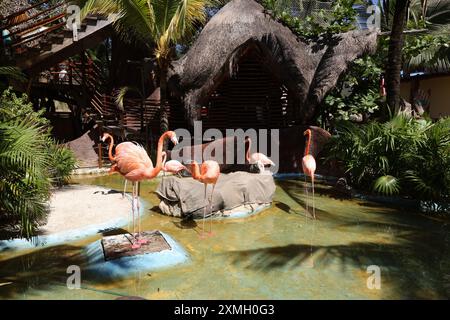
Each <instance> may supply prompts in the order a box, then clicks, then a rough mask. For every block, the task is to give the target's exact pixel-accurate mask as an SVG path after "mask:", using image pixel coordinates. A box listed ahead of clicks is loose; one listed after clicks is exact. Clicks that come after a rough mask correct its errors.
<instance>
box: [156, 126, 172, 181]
mask: <svg viewBox="0 0 450 320" xmlns="http://www.w3.org/2000/svg"><path fill="white" fill-rule="evenodd" d="M168 137H169V131H166V132H164V133H163V135H161V137H159V140H158V149H157V151H156V166H155V169H156V170H158V172H159V171H161V169H162V167H163V161H162V157H163V155H162V153H163V145H164V140H165V139H167V138H168ZM166 156H167V155H166Z"/></svg>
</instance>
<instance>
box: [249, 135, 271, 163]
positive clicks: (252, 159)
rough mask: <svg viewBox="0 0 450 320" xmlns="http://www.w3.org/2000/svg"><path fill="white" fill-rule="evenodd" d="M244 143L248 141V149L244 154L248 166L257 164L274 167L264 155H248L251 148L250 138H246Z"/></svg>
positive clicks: (257, 153) (258, 153)
mask: <svg viewBox="0 0 450 320" xmlns="http://www.w3.org/2000/svg"><path fill="white" fill-rule="evenodd" d="M245 141H248V149H247V153H246V156H245V157H246V159H247V161H248V163H250V164H258V163H261V164H262V165H263V166H275V163H274V162H273V161H272V160H270V158H269V157H268V156H266V155H265V154H264V153H260V152H255V153H252V154H251V155H250V149H251V148H252V139H250V137H246V138H245Z"/></svg>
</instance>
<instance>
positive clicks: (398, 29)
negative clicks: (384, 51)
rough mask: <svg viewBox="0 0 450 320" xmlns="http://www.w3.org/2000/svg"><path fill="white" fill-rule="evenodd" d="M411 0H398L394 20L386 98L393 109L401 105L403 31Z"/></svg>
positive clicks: (387, 71) (390, 41) (387, 72)
mask: <svg viewBox="0 0 450 320" xmlns="http://www.w3.org/2000/svg"><path fill="white" fill-rule="evenodd" d="M408 6H409V0H397V1H396V3H395V11H394V17H393V20H392V28H391V37H390V40H389V53H388V61H387V66H386V93H387V95H386V100H387V103H388V105H389V107H390V108H391V110H393V111H397V110H398V108H399V106H400V71H401V69H402V48H403V40H404V37H403V31H404V29H405V24H406V18H407V12H408Z"/></svg>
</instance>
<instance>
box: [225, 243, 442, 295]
mask: <svg viewBox="0 0 450 320" xmlns="http://www.w3.org/2000/svg"><path fill="white" fill-rule="evenodd" d="M229 255H230V256H231V261H232V263H233V264H234V265H235V266H239V267H243V268H246V269H252V270H256V271H260V272H271V271H276V270H277V269H280V271H281V270H286V269H288V270H296V269H297V268H298V267H299V265H305V266H307V265H308V260H309V259H310V258H311V257H312V259H313V260H314V265H315V267H314V268H317V269H318V270H319V271H320V269H323V268H325V267H327V266H330V265H331V264H336V263H337V264H338V265H339V266H340V268H341V271H342V272H345V271H346V269H347V268H348V267H349V266H353V267H357V268H359V269H361V271H362V272H364V273H365V272H366V268H367V267H368V266H370V265H377V266H380V268H381V276H382V282H383V281H387V282H389V283H390V284H391V285H392V286H393V288H394V290H395V292H396V294H397V295H398V296H400V297H402V299H430V298H448V297H450V282H449V280H450V277H449V275H448V274H445V272H442V270H436V268H435V267H436V265H437V264H436V263H439V259H441V258H442V255H441V254H439V250H423V248H417V247H414V246H409V245H405V246H403V245H399V244H382V245H380V244H378V243H364V242H354V243H350V244H348V245H329V246H326V245H323V246H322V245H313V246H311V245H308V244H290V245H286V246H279V247H268V248H260V249H252V250H243V251H233V252H229ZM447 267H448V266H447ZM446 270H448V268H447V269H446Z"/></svg>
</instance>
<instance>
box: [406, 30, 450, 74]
mask: <svg viewBox="0 0 450 320" xmlns="http://www.w3.org/2000/svg"><path fill="white" fill-rule="evenodd" d="M403 60H404V61H405V63H404V70H405V71H409V72H413V71H419V70H420V71H429V72H445V71H448V70H450V35H449V33H442V34H440V33H439V34H425V35H416V36H412V37H407V38H406V42H405V46H404V48H403Z"/></svg>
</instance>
